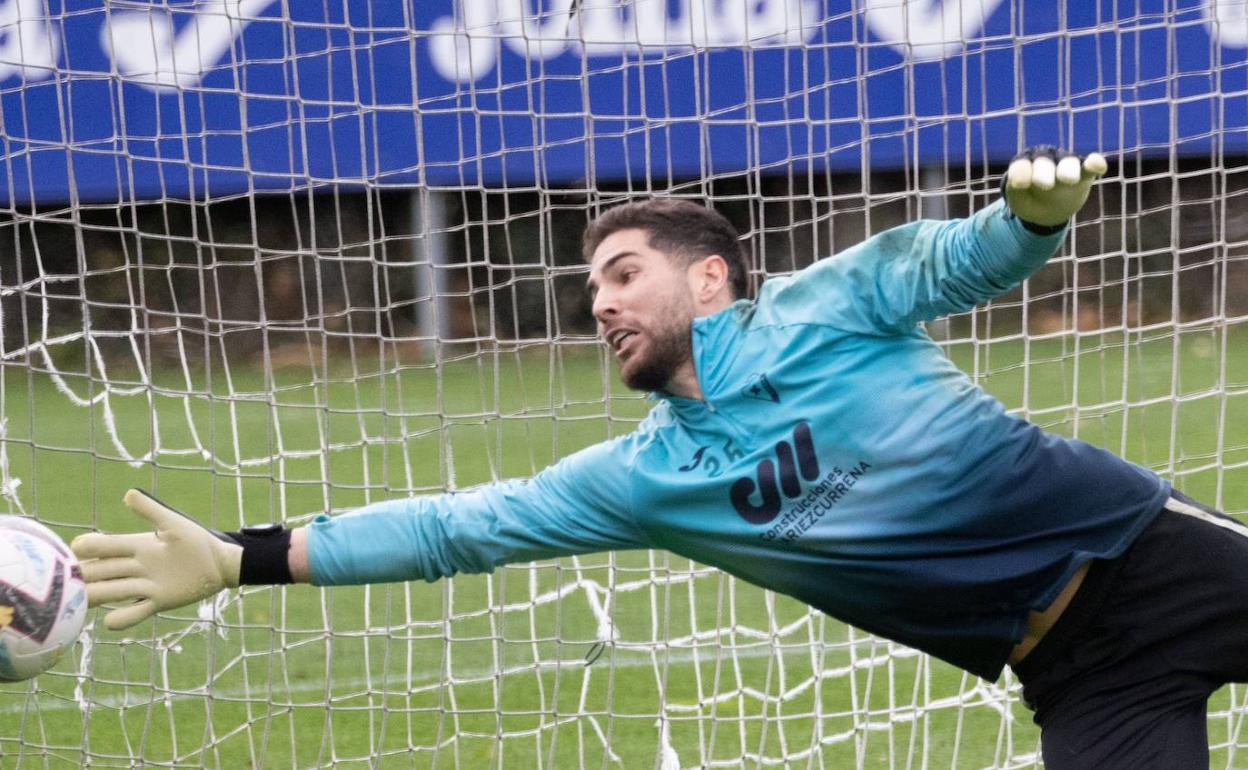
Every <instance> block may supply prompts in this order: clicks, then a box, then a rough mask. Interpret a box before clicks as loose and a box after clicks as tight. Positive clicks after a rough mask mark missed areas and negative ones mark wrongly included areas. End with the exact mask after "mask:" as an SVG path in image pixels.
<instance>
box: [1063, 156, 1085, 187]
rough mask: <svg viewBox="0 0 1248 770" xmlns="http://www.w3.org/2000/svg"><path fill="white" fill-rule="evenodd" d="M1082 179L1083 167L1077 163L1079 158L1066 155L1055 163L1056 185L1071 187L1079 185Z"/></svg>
mask: <svg viewBox="0 0 1248 770" xmlns="http://www.w3.org/2000/svg"><path fill="white" fill-rule="evenodd" d="M1082 177H1083V166H1082V164H1080V163H1079V158H1077V157H1075V156H1074V155H1067V156H1066V157H1065V158H1062V159H1061V160H1059V161H1058V162H1057V182H1058V184H1064V185H1073V184H1079V182H1080V181H1081V180H1082Z"/></svg>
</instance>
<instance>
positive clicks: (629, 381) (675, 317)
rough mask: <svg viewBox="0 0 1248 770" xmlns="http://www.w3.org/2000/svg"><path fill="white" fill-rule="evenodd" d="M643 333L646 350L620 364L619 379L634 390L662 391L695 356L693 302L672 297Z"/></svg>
mask: <svg viewBox="0 0 1248 770" xmlns="http://www.w3.org/2000/svg"><path fill="white" fill-rule="evenodd" d="M682 288H683V287H682ZM644 332H645V336H646V337H647V340H646V342H647V343H648V344H647V345H646V349H645V350H641V351H638V353H637V354H634V355H633V357H632V358H631V359H630V360H629V361H628V362H627V363H624V364H621V366H620V379H621V380H622V381H623V382H624V384H625V385H626V386H628V387H629V388H632V389H633V390H642V391H654V390H660V389H662V388H664V387H665V386H666V385H667V383H668V382H670V381H671V379H672V377H674V376H675V375H676V371H677V370H678V369H679V368H680V367H681V366H682V365H683V364H684V363H685V362H686V361H688V360H689V359H690V358H692V357H693V302H692V301H691V300H690V299H689V297H687V296H684V295H683V294H679V293H677V294H673V296H672V297H671V301H670V302H669V303H668V304H667V305H666V307H664V308H663V312H662V313H661V314H660V315H659V317H658V318H657V319H656V322H655V324H654V325H653V326H652V327H650V328H649V329H646V330H644Z"/></svg>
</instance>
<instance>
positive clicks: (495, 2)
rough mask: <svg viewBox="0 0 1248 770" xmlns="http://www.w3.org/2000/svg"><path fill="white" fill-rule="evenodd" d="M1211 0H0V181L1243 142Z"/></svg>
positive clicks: (1246, 143) (1246, 27)
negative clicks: (301, 0)
mask: <svg viewBox="0 0 1248 770" xmlns="http://www.w3.org/2000/svg"><path fill="white" fill-rule="evenodd" d="M1246 52H1248V18H1245V11H1244V6H1243V4H1242V3H1235V2H1230V1H1229V0H1177V2H1176V0H1137V1H1136V2H1132V1H1131V0H1126V1H1125V2H1124V1H1123V0H1065V1H1064V2H1062V1H1061V0H1029V1H1028V2H1019V3H1008V2H1004V0H943V2H941V0H910V2H908V3H907V2H903V0H748V1H747V0H631V2H628V1H626V0H420V1H419V2H417V1H415V0H393V1H392V2H391V1H386V0H372V2H370V1H369V0H342V1H341V2H336V3H324V4H322V3H295V2H290V3H283V2H278V1H277V0H199V1H198V2H178V1H177V0H170V1H169V2H154V3H150V4H149V3H144V2H111V3H104V2H101V0H94V1H89V0H0V140H2V142H3V144H2V153H3V163H2V164H0V198H3V199H4V201H5V202H6V204H7V205H9V206H12V205H19V204H20V205H27V204H31V203H34V204H36V205H42V204H48V205H52V204H63V203H65V202H104V203H107V202H123V201H131V200H160V199H167V198H177V199H184V198H202V197H205V196H212V197H218V196H226V195H235V194H241V193H248V192H253V191H254V192H262V191H284V190H293V189H303V188H307V187H317V186H321V185H329V184H336V185H344V184H345V185H360V186H370V187H407V186H412V185H424V186H431V187H462V186H480V185H484V186H491V187H507V188H513V189H523V188H526V187H533V186H541V187H572V188H584V187H586V186H591V185H597V184H609V183H623V182H629V181H631V182H632V183H633V184H635V185H638V186H646V184H647V183H646V182H645V181H644V180H647V179H652V180H653V179H657V180H658V181H659V183H660V184H661V183H662V182H663V181H665V180H677V179H690V178H697V177H700V176H705V175H711V174H715V175H721V174H733V173H739V172H743V171H749V172H756V173H762V174H767V173H805V172H806V171H807V170H809V169H812V168H814V169H823V168H830V169H840V170H855V171H857V170H864V171H865V170H868V169H884V168H895V167H899V166H902V165H909V166H914V165H925V164H935V165H951V164H952V165H960V164H963V163H973V164H980V165H982V164H983V163H984V162H988V161H993V162H996V161H1002V160H1005V159H1008V158H1009V157H1010V156H1011V155H1013V154H1014V152H1015V151H1016V150H1017V149H1018V148H1019V147H1021V146H1025V145H1027V144H1033V143H1040V142H1049V143H1054V144H1061V145H1065V146H1069V147H1073V148H1075V149H1077V150H1080V151H1089V150H1093V149H1096V150H1101V151H1104V152H1111V153H1112V152H1118V151H1132V152H1141V153H1144V154H1169V153H1171V152H1175V153H1178V154H1181V155H1188V154H1196V155H1204V156H1206V157H1208V156H1209V155H1210V154H1211V153H1226V154H1232V153H1245V152H1248V65H1246V63H1245V58H1246V57H1245V55H1246Z"/></svg>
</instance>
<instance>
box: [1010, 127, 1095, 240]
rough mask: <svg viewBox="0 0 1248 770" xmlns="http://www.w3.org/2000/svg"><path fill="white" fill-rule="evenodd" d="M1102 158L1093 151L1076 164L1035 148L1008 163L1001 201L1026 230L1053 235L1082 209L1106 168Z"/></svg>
mask: <svg viewBox="0 0 1248 770" xmlns="http://www.w3.org/2000/svg"><path fill="white" fill-rule="evenodd" d="M1108 167H1109V166H1108V164H1107V163H1106V162H1105V156H1104V155H1101V154H1100V153H1099V152H1094V153H1092V154H1090V155H1088V156H1087V157H1086V158H1084V159H1083V162H1082V163H1080V161H1079V157H1078V156H1076V155H1062V156H1060V159H1059V152H1058V151H1057V149H1055V148H1053V147H1048V146H1043V147H1035V148H1032V149H1030V150H1027V151H1026V152H1024V153H1022V154H1020V155H1019V156H1018V157H1016V158H1015V159H1014V160H1013V161H1011V162H1010V167H1009V169H1008V170H1007V171H1006V172H1005V180H1004V183H1003V185H1002V186H1003V187H1004V188H1005V202H1006V205H1007V206H1009V207H1010V211H1012V212H1013V213H1014V216H1016V217H1018V218H1019V219H1021V220H1022V221H1023V224H1025V225H1032V227H1029V228H1028V229H1030V230H1032V231H1038V232H1057V231H1058V230H1059V229H1061V228H1062V227H1063V226H1064V225H1065V224H1066V222H1067V221H1068V220H1069V219H1070V218H1071V217H1072V216H1074V215H1075V212H1077V211H1078V210H1079V209H1080V208H1082V207H1083V203H1084V201H1086V200H1087V199H1088V193H1089V192H1091V190H1092V183H1093V182H1095V181H1096V180H1097V179H1099V178H1100V177H1101V176H1102V175H1103V174H1104V173H1105V171H1106V169H1107V168H1108Z"/></svg>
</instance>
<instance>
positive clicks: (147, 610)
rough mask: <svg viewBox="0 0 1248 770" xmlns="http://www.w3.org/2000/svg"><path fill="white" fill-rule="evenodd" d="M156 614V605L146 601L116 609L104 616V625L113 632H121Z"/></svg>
mask: <svg viewBox="0 0 1248 770" xmlns="http://www.w3.org/2000/svg"><path fill="white" fill-rule="evenodd" d="M155 612H156V604H155V602H153V601H152V600H151V599H145V600H143V601H141V602H136V603H135V604H131V605H129V606H126V607H121V608H120V609H115V610H113V611H112V612H110V613H108V614H107V615H105V616H104V625H106V626H108V627H109V629H111V630H113V631H121V630H122V629H125V628H129V627H130V626H133V625H134V624H135V623H138V622H140V621H142V620H145V619H147V618H149V617H151V616H152V615H153V614H154V613H155Z"/></svg>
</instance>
